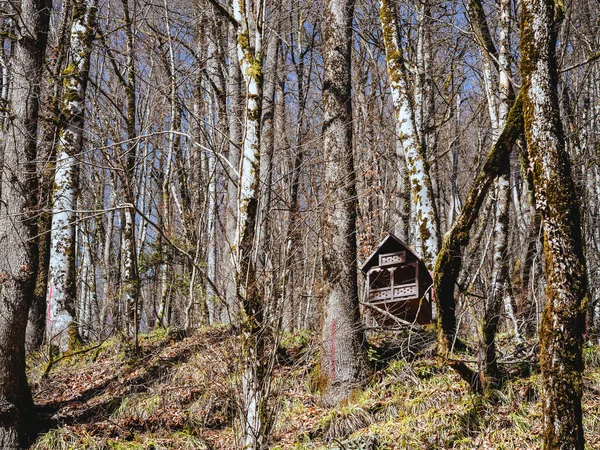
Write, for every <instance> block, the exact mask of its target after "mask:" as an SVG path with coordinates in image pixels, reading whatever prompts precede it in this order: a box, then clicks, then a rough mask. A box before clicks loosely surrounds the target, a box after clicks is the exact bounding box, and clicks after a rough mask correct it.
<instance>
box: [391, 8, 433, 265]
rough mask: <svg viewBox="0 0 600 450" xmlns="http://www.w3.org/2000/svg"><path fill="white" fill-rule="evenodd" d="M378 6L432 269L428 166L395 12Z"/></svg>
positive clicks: (422, 237)
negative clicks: (417, 126)
mask: <svg viewBox="0 0 600 450" xmlns="http://www.w3.org/2000/svg"><path fill="white" fill-rule="evenodd" d="M380 8H381V21H382V28H383V36H384V44H385V50H386V59H387V68H388V74H389V78H390V88H391V91H392V100H393V104H394V109H395V111H396V120H397V122H398V127H399V130H400V139H401V141H402V145H403V147H404V155H405V158H406V165H407V168H408V174H409V179H410V184H411V190H412V200H413V214H414V215H415V216H416V219H417V223H418V227H419V236H420V246H421V257H422V259H423V261H424V262H425V264H426V266H427V267H428V268H429V269H430V270H431V269H433V262H434V259H435V257H436V255H437V252H438V250H439V231H438V230H439V228H438V220H437V213H436V208H435V200H434V196H433V189H432V185H431V179H430V177H429V167H428V163H427V160H426V158H425V155H424V152H423V148H422V146H421V144H420V142H419V136H418V134H417V129H416V126H415V121H414V112H413V108H412V104H411V98H410V96H409V95H410V94H409V87H408V84H407V82H406V78H405V68H404V60H403V56H402V53H403V52H402V47H401V45H400V39H399V33H398V21H397V18H396V14H395V11H394V10H393V6H391V5H390V4H389V3H388V0H381V1H380ZM415 101H416V99H415Z"/></svg>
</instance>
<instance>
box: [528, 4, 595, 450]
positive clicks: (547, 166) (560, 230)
mask: <svg viewBox="0 0 600 450" xmlns="http://www.w3.org/2000/svg"><path fill="white" fill-rule="evenodd" d="M522 7H523V13H522V21H521V55H522V60H521V74H522V77H523V93H524V98H523V111H524V121H525V134H526V138H527V146H528V150H529V158H530V161H531V163H532V164H533V180H534V188H535V194H536V202H537V208H538V210H539V212H540V215H541V218H542V230H543V242H544V257H545V267H544V274H545V278H546V304H545V307H544V312H543V317H542V323H541V326H540V344H541V348H540V365H541V368H542V381H543V386H544V399H543V402H542V403H543V415H544V431H543V436H542V441H543V447H544V448H545V449H553V450H556V449H564V450H566V449H578V450H579V449H583V448H584V437H583V426H582V411H581V394H582V371H583V361H582V348H581V347H582V342H583V330H584V318H585V306H584V305H585V297H586V293H587V280H586V270H585V259H584V255H583V246H582V235H581V225H580V220H581V219H580V210H579V201H578V198H577V195H576V189H575V185H574V183H573V178H572V176H571V164H570V161H569V157H568V154H567V152H566V149H565V138H564V134H563V127H562V122H561V119H560V113H559V106H558V90H557V82H558V70H557V61H556V37H557V28H558V27H557V24H558V22H559V21H560V19H561V17H562V16H563V14H564V11H563V10H562V8H563V6H562V2H561V3H560V4H559V3H558V2H557V3H556V4H555V3H554V1H553V0H523V2H522Z"/></svg>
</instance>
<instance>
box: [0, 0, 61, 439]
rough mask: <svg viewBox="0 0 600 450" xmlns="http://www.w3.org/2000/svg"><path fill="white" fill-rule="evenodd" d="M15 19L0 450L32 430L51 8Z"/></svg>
mask: <svg viewBox="0 0 600 450" xmlns="http://www.w3.org/2000/svg"><path fill="white" fill-rule="evenodd" d="M18 8H19V13H18V15H17V17H18V22H17V40H16V49H15V54H14V59H13V84H12V87H11V88H12V92H11V96H12V98H11V103H12V111H11V113H12V117H11V120H10V121H8V122H7V124H6V130H5V135H4V136H5V148H4V161H3V162H4V167H3V172H2V180H1V186H0V188H1V192H0V197H1V198H0V200H1V202H0V242H1V243H2V244H1V245H0V448H2V449H7V450H10V449H18V448H23V447H25V446H26V445H27V441H28V438H30V437H32V435H33V431H34V428H35V412H34V410H33V401H32V398H31V391H30V390H29V385H28V384H27V378H26V376H25V328H26V325H27V314H28V310H29V306H30V304H31V301H32V298H33V291H34V287H35V280H36V271H37V259H38V253H37V248H36V247H37V246H36V235H37V221H36V216H35V214H34V210H35V207H36V205H37V197H36V196H37V170H36V157H37V155H36V134H37V120H38V112H39V95H40V84H41V77H42V63H43V57H44V52H45V48H46V38H47V33H48V24H49V17H50V8H51V5H50V4H49V3H48V2H46V1H44V0H23V1H22V2H21V3H20V5H19V7H18Z"/></svg>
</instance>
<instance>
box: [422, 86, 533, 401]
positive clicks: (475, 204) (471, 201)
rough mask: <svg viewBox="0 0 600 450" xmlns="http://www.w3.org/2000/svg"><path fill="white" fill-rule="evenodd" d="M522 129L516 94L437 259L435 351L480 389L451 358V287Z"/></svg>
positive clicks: (476, 380)
mask: <svg viewBox="0 0 600 450" xmlns="http://www.w3.org/2000/svg"><path fill="white" fill-rule="evenodd" d="M522 131H523V112H522V101H521V96H520V95H519V96H518V97H517V99H516V100H515V103H514V104H513V106H512V108H511V110H510V112H509V114H508V118H507V121H506V125H505V127H504V130H503V131H502V133H501V134H500V136H499V137H498V139H497V141H496V142H495V144H494V145H493V147H492V149H491V151H490V153H489V154H488V156H487V158H486V161H485V163H484V165H483V168H482V169H481V171H480V172H479V174H478V175H477V177H476V178H475V181H474V182H473V185H472V187H471V189H470V191H469V194H468V195H467V198H466V199H465V204H464V206H463V209H462V210H461V212H460V214H459V215H458V217H457V218H456V221H455V222H454V225H453V226H452V228H451V229H450V231H448V233H446V235H445V236H444V241H443V243H442V249H441V250H440V253H439V255H438V257H437V259H436V262H435V269H434V274H433V288H434V293H435V300H436V302H437V308H438V327H439V329H438V333H439V337H438V351H439V354H440V356H441V357H442V358H444V359H446V361H447V362H448V364H449V365H450V366H451V367H452V368H453V369H454V370H456V371H457V373H458V374H459V375H460V376H461V377H463V378H464V379H465V381H467V382H468V383H469V384H470V385H471V387H472V388H473V389H474V390H480V389H481V384H480V382H479V377H478V376H477V374H476V373H475V372H473V370H471V369H470V368H469V367H467V366H466V365H465V364H464V363H463V362H460V361H457V360H453V359H451V352H452V349H453V348H454V346H455V343H456V342H455V339H456V300H455V298H454V287H455V285H456V281H457V279H458V276H459V274H460V269H461V265H462V254H463V250H464V249H465V247H466V246H467V245H468V243H469V234H470V231H471V227H472V226H473V223H474V222H475V219H476V218H477V216H478V214H479V210H480V208H481V206H482V205H483V201H484V199H485V197H486V195H487V193H488V192H489V189H490V188H491V186H492V184H493V183H494V180H495V179H496V178H497V177H498V175H499V174H500V173H501V172H502V170H503V168H505V167H507V166H508V157H509V154H510V150H511V148H512V146H513V145H514V143H515V142H516V140H517V139H518V137H519V135H521V133H522Z"/></svg>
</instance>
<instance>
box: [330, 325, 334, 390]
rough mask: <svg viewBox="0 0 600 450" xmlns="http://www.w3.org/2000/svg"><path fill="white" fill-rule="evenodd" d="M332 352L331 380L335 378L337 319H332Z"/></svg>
mask: <svg viewBox="0 0 600 450" xmlns="http://www.w3.org/2000/svg"><path fill="white" fill-rule="evenodd" d="M329 350H330V354H331V356H330V357H331V361H330V366H331V374H330V378H331V381H333V380H335V320H332V321H331V344H330V349H329Z"/></svg>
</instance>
